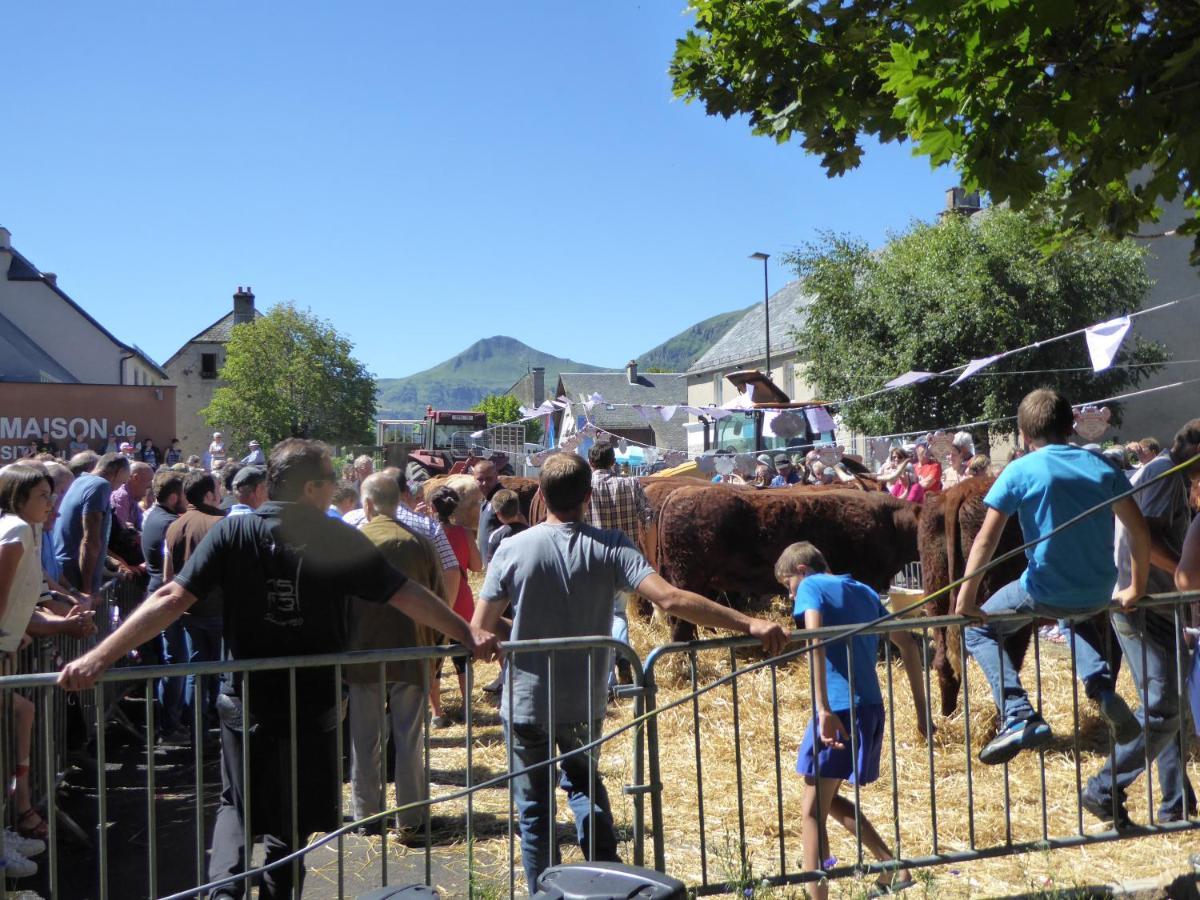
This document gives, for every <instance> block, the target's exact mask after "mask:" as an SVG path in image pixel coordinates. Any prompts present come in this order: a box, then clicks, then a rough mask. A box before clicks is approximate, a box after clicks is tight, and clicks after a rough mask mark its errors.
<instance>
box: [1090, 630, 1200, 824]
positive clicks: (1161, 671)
mask: <svg viewBox="0 0 1200 900" xmlns="http://www.w3.org/2000/svg"><path fill="white" fill-rule="evenodd" d="M1112 624H1113V631H1115V632H1116V634H1117V640H1118V641H1120V642H1121V649H1122V651H1124V653H1125V657H1126V659H1127V660H1128V661H1129V672H1130V674H1131V675H1132V676H1133V681H1134V683H1135V684H1136V685H1137V688H1138V696H1139V697H1141V699H1142V706H1141V708H1140V709H1139V710H1138V711H1137V713H1136V715H1137V718H1138V721H1139V722H1140V723H1142V726H1143V727H1142V730H1141V731H1139V732H1138V736H1137V737H1136V738H1134V739H1133V740H1132V741H1130V742H1129V743H1127V744H1120V745H1119V746H1118V747H1117V748H1116V749H1115V750H1114V751H1113V754H1112V756H1110V757H1109V758H1108V759H1107V760H1105V763H1104V768H1102V769H1101V770H1100V771H1099V772H1098V773H1097V774H1096V775H1094V776H1093V777H1092V778H1091V779H1089V780H1088V785H1087V792H1088V794H1089V795H1090V796H1091V797H1093V798H1094V799H1096V800H1098V801H1100V802H1101V803H1103V804H1104V805H1105V806H1106V807H1107V806H1109V805H1111V803H1112V794H1113V781H1114V779H1115V781H1116V787H1117V799H1118V800H1119V801H1120V802H1121V803H1124V801H1125V791H1126V790H1127V789H1128V788H1129V785H1130V784H1132V783H1133V782H1134V780H1135V779H1137V777H1138V776H1139V775H1141V774H1142V771H1143V770H1144V769H1145V768H1146V759H1147V757H1149V758H1150V759H1151V760H1156V761H1157V763H1158V784H1159V791H1160V792H1161V795H1162V796H1161V799H1160V803H1159V807H1158V814H1159V815H1160V816H1161V815H1162V814H1163V813H1168V812H1170V813H1176V814H1180V813H1183V812H1185V811H1190V810H1192V809H1194V808H1195V806H1196V795H1195V793H1194V792H1193V791H1192V785H1191V782H1190V781H1188V780H1187V775H1186V773H1185V772H1184V770H1183V767H1182V766H1181V765H1180V764H1179V729H1180V724H1181V719H1180V696H1179V681H1178V675H1179V673H1178V672H1177V671H1176V660H1177V659H1178V656H1179V653H1180V652H1181V644H1182V635H1181V634H1180V633H1179V631H1178V629H1177V628H1176V627H1175V623H1174V620H1173V619H1168V618H1166V617H1164V616H1160V615H1157V614H1155V613H1153V612H1150V611H1148V610H1141V611H1138V612H1134V613H1133V614H1132V615H1125V614H1124V613H1113V616H1112ZM1143 653H1145V655H1146V666H1145V669H1146V676H1145V679H1144V680H1143V678H1142V654H1143ZM1185 658H1186V654H1185ZM1186 671H1187V666H1186V665H1185V666H1184V672H1185V673H1186ZM1185 677H1186V674H1185ZM1147 736H1149V741H1147ZM1185 797H1186V802H1185Z"/></svg>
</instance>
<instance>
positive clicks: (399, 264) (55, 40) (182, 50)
mask: <svg viewBox="0 0 1200 900" xmlns="http://www.w3.org/2000/svg"><path fill="white" fill-rule="evenodd" d="M688 21H689V19H688V16H687V14H686V10H685V8H684V3H683V2H682V0H665V2H661V0H642V2H629V0H605V2H599V3H582V2H575V0H540V2H533V0H529V2H521V0H518V2H515V3H508V4H484V3H464V4H443V3H401V2H395V0H378V2H367V0H361V2H358V0H344V2H341V0H339V2H309V0H293V2H288V3H286V4H285V3H277V2H254V3H245V2H234V0H208V2H204V3H143V2H137V3H135V2H126V0H117V2H112V3H105V4H98V3H93V2H84V0H62V2H56V3H52V4H51V3H17V4H7V5H6V7H5V11H4V27H5V30H6V38H5V41H4V45H5V49H4V57H3V66H2V67H0V78H2V79H3V85H4V91H3V95H4V101H3V105H4V113H3V120H4V126H3V135H4V136H3V139H2V140H0V158H2V159H3V165H2V168H0V225H4V226H6V227H7V228H9V229H10V230H11V231H12V232H13V243H14V246H15V247H16V248H17V249H19V250H20V251H21V252H23V253H24V254H25V255H26V256H28V257H29V258H30V259H31V260H32V261H33V263H34V264H35V265H37V266H39V267H40V268H41V269H42V270H44V271H53V272H56V273H58V276H59V285H60V286H61V287H62V288H63V289H64V290H66V291H67V292H68V293H69V294H70V295H71V296H72V297H73V298H74V299H75V300H77V301H78V302H79V303H81V304H82V305H83V306H84V307H85V308H86V309H87V310H88V311H89V312H90V313H92V315H94V316H95V317H96V318H98V319H99V320H100V321H101V322H102V323H104V325H105V326H106V327H107V328H109V330H110V331H112V332H114V333H115V334H116V335H117V336H118V337H119V338H120V339H122V340H124V341H126V342H130V343H137V344H138V345H139V346H141V347H142V348H143V349H144V350H146V351H147V352H148V353H149V354H150V355H151V356H152V357H154V358H155V359H157V360H158V361H159V362H163V361H164V360H165V359H166V358H167V357H168V356H170V355H171V354H172V353H173V352H174V351H175V350H176V349H178V348H179V346H180V345H181V344H182V343H183V342H184V341H186V340H187V339H188V338H190V337H191V336H192V335H193V334H195V333H196V332H198V331H200V330H201V329H203V328H205V327H206V326H207V325H209V324H210V323H211V322H212V321H214V320H215V319H217V318H218V317H219V316H221V315H223V314H224V313H225V312H226V311H227V310H228V309H229V308H230V306H231V302H232V301H231V296H232V294H233V292H234V289H235V288H236V287H237V286H238V285H247V284H248V285H251V286H253V288H254V292H255V294H256V295H257V297H258V304H259V307H260V308H266V307H267V306H269V305H271V304H272V303H274V302H277V301H280V300H293V301H295V302H296V303H297V304H298V305H300V306H301V307H309V308H311V309H312V310H313V311H314V312H316V313H317V314H318V315H320V316H321V317H323V318H326V319H329V320H331V321H332V322H333V323H334V324H335V325H336V326H337V328H338V329H339V330H341V331H342V332H343V333H345V334H346V335H347V336H349V337H350V339H351V340H353V341H354V343H355V345H356V351H357V353H358V355H359V357H360V358H361V359H362V360H363V361H364V362H365V363H366V364H367V366H368V367H369V368H370V369H371V371H372V372H374V373H375V374H376V375H379V376H384V377H394V376H401V375H407V374H410V373H412V372H415V371H418V370H420V369H423V368H426V367H428V366H430V365H433V364H435V363H437V362H439V361H441V360H443V359H445V358H446V357H449V356H452V355H453V354H454V353H456V352H458V351H459V350H462V349H464V348H465V347H466V346H468V345H469V344H470V343H472V342H473V341H475V340H477V339H479V338H481V337H487V336H490V335H493V334H508V335H512V336H513V337H516V338H519V339H520V340H522V341H524V342H526V343H527V344H530V345H531V346H534V347H536V348H538V349H540V350H544V351H547V352H550V353H554V354H556V355H559V356H567V357H570V358H572V359H575V360H577V361H581V362H588V363H593V364H596V365H609V366H614V367H616V366H620V365H622V364H623V363H624V362H625V361H626V360H627V359H629V358H630V357H631V356H633V355H636V354H638V353H640V352H642V351H645V350H648V349H650V348H651V347H652V346H654V345H655V344H657V343H659V342H660V341H662V340H665V339H666V338H668V337H670V336H671V335H672V334H674V333H676V332H678V331H680V330H681V329H683V328H685V327H686V326H688V325H690V324H692V323H693V322H695V321H697V320H699V319H702V318H705V317H707V316H710V315H713V314H715V313H718V312H724V311H727V310H730V309H736V308H738V307H741V306H745V305H747V304H750V303H753V302H755V301H757V300H760V299H761V297H762V278H761V267H760V264H759V263H756V262H753V261H751V260H749V259H747V256H748V254H750V253H751V252H754V251H756V250H762V251H765V252H768V253H772V254H780V253H783V252H786V251H787V250H788V249H790V248H792V247H795V246H796V245H798V244H801V243H803V242H805V241H807V240H810V239H812V238H813V237H815V235H816V234H817V232H818V231H819V230H822V229H832V230H835V231H843V232H850V233H853V234H856V235H859V236H862V237H865V238H866V239H868V240H869V241H871V242H872V243H878V242H880V241H882V240H883V238H884V237H885V235H886V233H887V231H888V230H889V229H898V228H903V227H904V226H905V225H906V224H907V223H908V222H909V221H910V220H911V219H913V218H914V217H915V218H929V217H931V216H932V215H934V214H935V213H936V212H937V211H938V210H939V209H940V208H941V206H942V203H943V191H944V190H945V188H947V187H949V186H950V185H951V184H952V183H953V174H952V173H948V172H945V171H942V172H936V173H935V172H931V171H930V169H929V165H928V163H927V162H926V161H924V160H919V159H914V158H913V157H911V155H910V153H909V150H908V148H907V147H896V146H892V147H886V148H879V147H872V148H871V149H869V150H868V152H867V154H866V158H865V162H864V164H863V166H862V168H860V169H859V170H858V171H857V172H855V173H852V174H851V175H849V176H846V177H844V178H840V179H835V180H829V179H827V178H826V177H825V175H824V173H823V171H822V170H821V169H820V167H819V166H818V164H817V161H816V160H815V159H814V158H811V157H808V156H806V155H805V154H804V153H803V152H802V151H801V150H800V149H799V148H798V147H796V146H794V145H792V146H780V145H777V144H775V143H774V142H773V141H770V140H768V139H766V138H756V137H752V136H751V135H750V133H749V130H748V128H747V127H746V125H745V122H744V121H738V120H733V121H729V122H726V121H724V120H721V119H713V118H709V117H707V116H706V115H704V112H703V109H702V108H701V107H700V106H699V105H697V104H691V105H688V104H684V103H683V102H682V101H677V100H675V99H674V98H673V97H672V95H671V86H670V80H669V78H668V76H667V65H668V62H669V59H670V56H671V52H672V49H673V46H674V41H675V39H676V38H677V37H679V36H681V35H682V34H683V33H684V31H685V30H686V27H687V24H688ZM788 277H790V276H789V274H788V272H787V271H786V270H785V269H784V268H783V267H781V266H777V265H775V260H774V259H773V260H772V263H771V269H770V279H771V285H772V290H774V288H776V287H778V286H780V285H782V284H783V282H784V281H785V280H787V278H788Z"/></svg>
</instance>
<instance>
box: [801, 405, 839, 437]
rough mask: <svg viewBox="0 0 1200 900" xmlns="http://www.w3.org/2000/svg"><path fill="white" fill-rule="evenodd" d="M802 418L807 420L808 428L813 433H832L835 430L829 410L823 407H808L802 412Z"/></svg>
mask: <svg viewBox="0 0 1200 900" xmlns="http://www.w3.org/2000/svg"><path fill="white" fill-rule="evenodd" d="M804 417H805V418H806V419H808V424H809V427H810V428H812V430H813V431H817V432H826V431H834V430H836V428H837V425H835V424H834V421H833V417H832V416H830V415H829V410H827V409H826V408H825V407H823V406H810V407H809V408H808V409H806V410H804Z"/></svg>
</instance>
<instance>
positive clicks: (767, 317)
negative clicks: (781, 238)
mask: <svg viewBox="0 0 1200 900" xmlns="http://www.w3.org/2000/svg"><path fill="white" fill-rule="evenodd" d="M750 258H751V259H761V260H762V264H763V321H764V322H766V337H767V377H768V378H770V377H771V294H770V293H769V292H768V291H767V260H768V259H770V258H771V254H769V253H751V254H750Z"/></svg>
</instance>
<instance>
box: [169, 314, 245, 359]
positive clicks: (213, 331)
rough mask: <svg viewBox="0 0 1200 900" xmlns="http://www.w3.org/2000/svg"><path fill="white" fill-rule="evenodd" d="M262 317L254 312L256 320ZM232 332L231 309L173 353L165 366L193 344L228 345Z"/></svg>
mask: <svg viewBox="0 0 1200 900" xmlns="http://www.w3.org/2000/svg"><path fill="white" fill-rule="evenodd" d="M261 316H262V313H261V312H259V311H258V310H257V309H256V310H254V318H256V319H257V318H259V317H261ZM232 332H233V310H232V309H231V310H230V311H229V312H227V313H225V315H223V316H221V318H219V319H217V321H215V322H213V323H212V324H211V325H209V326H208V327H207V328H205V329H204V330H203V331H201V332H200V333H199V334H198V335H196V336H195V337H194V338H192V339H191V340H189V341H187V342H186V343H184V345H183V346H182V347H180V348H179V349H178V350H176V351H175V352H174V353H172V354H171V358H170V359H168V360H167V361H166V362H165V363H163V366H164V367H166V366H169V365H171V363H173V362H175V359H176V357H178V356H179V354H180V353H182V352H183V351H184V350H186V349H187V348H188V347H189V346H190V345H192V344H228V343H229V336H230V334H231V333H232Z"/></svg>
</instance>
